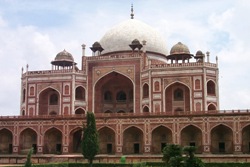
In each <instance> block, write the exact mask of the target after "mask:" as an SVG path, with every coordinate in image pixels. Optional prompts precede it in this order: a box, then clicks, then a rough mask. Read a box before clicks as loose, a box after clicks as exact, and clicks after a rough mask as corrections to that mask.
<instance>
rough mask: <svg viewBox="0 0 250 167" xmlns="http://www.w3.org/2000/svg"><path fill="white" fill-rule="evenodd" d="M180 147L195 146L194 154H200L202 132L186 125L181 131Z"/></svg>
mask: <svg viewBox="0 0 250 167" xmlns="http://www.w3.org/2000/svg"><path fill="white" fill-rule="evenodd" d="M180 139H181V142H180V143H181V146H195V147H196V148H197V150H196V153H202V141H203V140H202V130H201V129H200V127H198V126H195V125H187V126H186V127H184V128H183V129H182V130H181V138H180Z"/></svg>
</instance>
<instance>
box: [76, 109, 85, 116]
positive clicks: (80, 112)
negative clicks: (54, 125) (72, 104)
mask: <svg viewBox="0 0 250 167" xmlns="http://www.w3.org/2000/svg"><path fill="white" fill-rule="evenodd" d="M85 113H86V112H85V110H84V109H83V108H77V109H76V110H75V114H76V115H81V114H85Z"/></svg>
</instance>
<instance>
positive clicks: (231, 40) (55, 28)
mask: <svg viewBox="0 0 250 167" xmlns="http://www.w3.org/2000/svg"><path fill="white" fill-rule="evenodd" d="M131 3H133V6H134V14H135V16H134V17H135V19H138V20H140V21H142V22H144V23H146V24H148V25H150V26H151V27H153V28H155V29H156V30H158V31H159V32H160V34H161V35H162V36H163V38H164V39H165V40H166V45H167V48H168V50H170V49H171V47H172V46H173V45H175V44H176V43H178V42H182V43H184V44H185V45H187V46H188V47H189V50H190V52H191V53H192V54H195V53H196V51H198V50H201V51H202V52H204V53H205V52H207V51H209V52H210V55H211V56H210V61H211V62H214V63H215V62H216V61H215V57H216V56H218V60H219V61H218V62H219V71H220V74H219V96H220V109H221V110H232V109H250V86H249V85H250V67H249V62H250V52H249V51H248V49H250V33H249V31H250V19H249V17H250V1H249V0H206V1H204V0H175V1H173V0H164V1H163V0H133V1H127V0H119V1H117V0H95V1H89V0H0V71H2V72H1V81H0V116H1V115H2V116H6V115H19V114H20V93H21V72H22V71H21V69H22V67H23V68H24V71H25V70H26V65H27V64H28V66H29V67H28V70H29V71H34V70H50V69H51V64H50V62H51V61H52V60H54V58H55V56H56V54H57V53H59V52H61V51H63V50H64V49H66V50H67V51H68V52H70V53H71V54H72V55H73V57H74V59H75V61H76V63H78V66H80V64H81V55H82V51H81V45H82V44H85V45H86V48H87V49H86V54H87V55H89V56H91V51H90V49H89V47H91V45H92V44H93V43H94V42H96V41H99V40H100V39H101V38H102V36H103V35H104V34H105V32H107V31H108V30H109V29H110V28H111V27H113V26H114V25H117V24H119V23H120V22H122V21H125V20H127V19H129V18H130V7H131Z"/></svg>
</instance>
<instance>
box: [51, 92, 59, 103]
mask: <svg viewBox="0 0 250 167" xmlns="http://www.w3.org/2000/svg"><path fill="white" fill-rule="evenodd" d="M49 104H50V105H57V104H58V96H57V94H52V95H50V98H49Z"/></svg>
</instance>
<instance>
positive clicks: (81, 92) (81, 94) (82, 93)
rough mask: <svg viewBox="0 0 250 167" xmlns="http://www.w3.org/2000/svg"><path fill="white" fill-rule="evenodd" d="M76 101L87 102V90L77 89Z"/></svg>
mask: <svg viewBox="0 0 250 167" xmlns="http://www.w3.org/2000/svg"><path fill="white" fill-rule="evenodd" d="M75 98H76V100H84V101H85V89H84V88H83V87H81V86H79V87H77V88H76V94H75Z"/></svg>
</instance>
